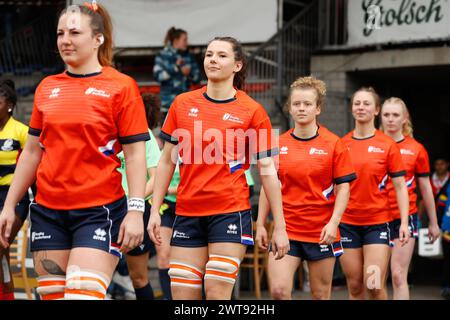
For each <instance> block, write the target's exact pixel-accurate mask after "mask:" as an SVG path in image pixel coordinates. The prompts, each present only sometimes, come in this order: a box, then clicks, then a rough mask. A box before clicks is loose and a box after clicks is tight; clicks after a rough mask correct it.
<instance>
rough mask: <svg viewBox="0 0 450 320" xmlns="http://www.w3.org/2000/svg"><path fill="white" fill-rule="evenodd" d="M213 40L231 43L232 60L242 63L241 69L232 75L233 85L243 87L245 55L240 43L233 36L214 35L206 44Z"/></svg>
mask: <svg viewBox="0 0 450 320" xmlns="http://www.w3.org/2000/svg"><path fill="white" fill-rule="evenodd" d="M213 41H225V42H228V43H229V44H231V47H232V48H233V52H234V60H236V61H240V62H241V63H242V68H241V70H240V71H239V72H238V73H236V74H235V75H234V79H233V86H235V87H236V88H237V89H240V90H241V89H243V88H244V85H245V78H246V77H247V57H246V55H245V51H244V49H243V48H242V45H241V43H240V42H239V41H238V40H236V39H235V38H233V37H215V38H214V39H212V40H211V41H210V42H209V43H208V46H209V45H210V43H211V42H213Z"/></svg>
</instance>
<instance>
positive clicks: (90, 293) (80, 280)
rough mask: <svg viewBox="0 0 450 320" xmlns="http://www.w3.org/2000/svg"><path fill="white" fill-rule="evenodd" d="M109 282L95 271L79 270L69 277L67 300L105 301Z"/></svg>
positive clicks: (66, 290) (67, 281) (67, 280)
mask: <svg viewBox="0 0 450 320" xmlns="http://www.w3.org/2000/svg"><path fill="white" fill-rule="evenodd" d="M108 285H109V280H108V279H107V278H106V277H104V276H102V275H100V274H99V273H96V272H93V271H82V270H77V271H74V272H71V273H70V274H68V275H67V279H66V289H65V294H64V298H65V299H66V300H103V299H105V296H106V290H107V289H108Z"/></svg>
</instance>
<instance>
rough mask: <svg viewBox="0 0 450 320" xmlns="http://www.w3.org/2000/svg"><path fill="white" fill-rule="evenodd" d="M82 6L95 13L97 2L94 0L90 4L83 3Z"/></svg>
mask: <svg viewBox="0 0 450 320" xmlns="http://www.w3.org/2000/svg"><path fill="white" fill-rule="evenodd" d="M83 5H84V6H85V7H87V8H88V9H90V10H91V11H94V12H97V10H98V5H97V1H95V0H92V3H87V2H85V3H84V4H83Z"/></svg>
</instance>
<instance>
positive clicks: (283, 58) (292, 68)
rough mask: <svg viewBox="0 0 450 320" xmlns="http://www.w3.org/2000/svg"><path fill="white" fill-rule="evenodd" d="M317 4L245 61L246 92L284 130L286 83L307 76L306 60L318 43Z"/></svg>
mask: <svg viewBox="0 0 450 320" xmlns="http://www.w3.org/2000/svg"><path fill="white" fill-rule="evenodd" d="M318 9H319V3H318V1H313V2H312V3H310V4H308V5H307V6H305V7H304V8H303V9H302V10H301V11H300V12H299V13H298V14H297V15H296V16H295V17H294V18H293V19H292V20H291V21H289V22H288V23H287V24H285V25H284V26H283V28H282V29H280V30H279V31H278V32H277V33H276V34H275V35H274V36H272V37H271V38H270V39H269V40H268V41H267V42H265V43H264V44H262V45H261V46H260V47H259V48H257V49H256V50H255V51H254V52H252V53H251V54H250V56H249V58H248V62H249V63H248V81H247V82H248V85H247V88H246V90H247V92H248V93H249V95H250V96H252V97H253V98H254V99H255V100H257V101H258V102H260V103H261V104H262V105H263V106H265V107H266V109H267V111H268V114H269V116H270V117H271V119H272V121H273V123H274V125H276V126H281V127H282V128H284V129H287V127H288V126H289V119H288V117H287V116H286V115H285V114H284V113H283V111H282V109H283V105H284V101H285V100H286V97H287V94H288V91H289V86H290V84H291V83H292V82H293V81H294V80H295V79H296V78H298V77H300V76H306V75H309V73H310V60H311V55H312V52H313V50H314V49H315V48H316V47H317V44H318V22H319V18H318V16H319V10H318Z"/></svg>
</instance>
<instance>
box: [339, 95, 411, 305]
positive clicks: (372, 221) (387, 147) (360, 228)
mask: <svg viewBox="0 0 450 320" xmlns="http://www.w3.org/2000/svg"><path fill="white" fill-rule="evenodd" d="M351 106H352V114H353V117H354V118H355V129H354V130H353V131H351V132H349V133H348V134H347V135H346V136H345V137H343V138H342V141H343V142H344V144H345V145H346V146H347V147H348V149H349V151H350V155H351V157H352V162H353V165H354V167H355V170H356V175H357V176H358V179H357V180H356V181H355V182H354V183H353V184H352V185H351V188H350V200H349V202H348V206H347V209H346V210H345V212H344V215H343V216H342V220H341V224H340V225H339V229H340V232H341V241H342V245H343V247H344V250H345V255H343V256H342V258H341V259H340V262H341V265H342V270H343V271H344V274H345V277H346V278H347V287H348V290H349V297H350V299H364V298H368V299H386V298H387V295H386V291H385V290H384V288H385V282H386V273H387V269H388V265H389V256H390V248H389V245H390V244H391V243H390V241H391V238H390V230H389V221H391V216H390V211H389V208H388V194H387V191H386V183H387V180H388V177H390V178H391V180H392V183H393V186H394V190H395V193H396V199H397V203H398V207H399V210H400V217H401V224H400V227H399V243H400V244H401V245H405V244H406V243H407V242H408V239H409V232H408V192H407V190H406V184H405V178H404V176H405V174H406V172H405V169H404V166H403V162H402V158H401V155H400V150H399V148H398V146H397V144H396V143H395V141H394V140H392V139H391V138H389V137H388V136H386V135H385V134H384V133H382V132H381V131H378V130H376V129H375V117H376V116H377V115H378V114H379V112H380V108H381V104H380V98H379V96H378V94H377V93H376V92H375V90H374V89H373V88H361V89H359V90H358V91H356V92H355V93H354V94H353V96H352V99H351Z"/></svg>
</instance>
